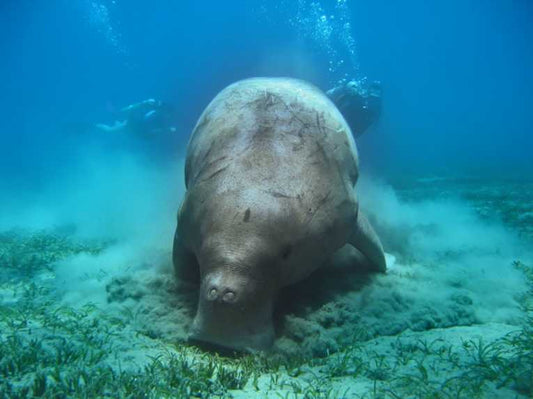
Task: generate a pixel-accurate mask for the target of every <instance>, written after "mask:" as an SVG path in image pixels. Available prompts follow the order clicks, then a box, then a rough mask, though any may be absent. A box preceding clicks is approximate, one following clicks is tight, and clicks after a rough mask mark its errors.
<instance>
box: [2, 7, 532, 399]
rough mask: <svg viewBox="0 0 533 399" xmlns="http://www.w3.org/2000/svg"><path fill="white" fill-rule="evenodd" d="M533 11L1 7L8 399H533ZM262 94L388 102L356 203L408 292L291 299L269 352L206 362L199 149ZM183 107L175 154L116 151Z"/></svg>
mask: <svg viewBox="0 0 533 399" xmlns="http://www.w3.org/2000/svg"><path fill="white" fill-rule="evenodd" d="M532 22H533V4H532V3H531V2H529V1H527V0H513V1H504V0H501V1H490V2H489V1H481V0H477V1H474V0H467V1H459V0H451V1H439V2H437V1H432V2H428V1H422V0H412V1H405V2H394V1H385V0H375V1H363V0H335V1H334V0H321V1H311V0H293V1H289V0H285V1H283V0H281V1H267V0H248V1H232V2H221V1H213V0H209V1H207V0H206V1H203V2H196V1H175V0H174V1H173V0H157V1H151V2H148V1H140V0H130V1H124V0H113V1H104V0H98V1H89V0H69V1H67V0H51V1H45V0H35V1H29V0H18V1H15V0H3V1H1V2H0V32H1V35H0V54H1V55H2V56H1V59H2V61H1V62H0V77H1V78H0V82H1V86H0V89H1V91H0V93H1V94H0V109H1V110H2V113H1V115H2V117H1V118H0V206H1V207H0V397H6V398H11V397H14V398H15V397H16V398H18V397H54V398H56V397H86V398H92V397H131V398H136V397H150V398H160V397H205V398H206V397H220V398H223V397H224V398H225V397H235V398H248V397H257V398H270V397H272V398H462V397H469V398H471V397H479V398H527V397H533V322H532V321H533V272H532V268H531V266H532V265H533V256H532V253H533V246H532V244H533V178H532V176H533V175H532V172H533V157H532V155H531V153H532V150H533V137H532V133H533V131H532V130H533V113H532V112H531V110H532V109H533V74H532V73H531V71H532V70H533V46H531V39H532V38H533V23H532ZM254 76H287V77H294V78H300V79H304V80H307V81H309V82H311V83H313V84H315V85H316V86H318V87H319V88H320V89H322V90H324V91H326V90H328V89H330V88H332V87H334V86H335V85H337V84H338V83H339V82H341V81H343V80H344V81H346V80H352V79H353V80H359V81H361V80H362V81H365V79H367V80H368V81H376V80H377V81H380V82H381V86H382V89H383V98H382V102H383V104H382V112H381V115H380V117H379V120H378V121H377V122H376V123H375V124H374V125H373V126H372V127H371V128H370V129H369V131H368V132H367V133H365V134H364V135H363V136H362V137H359V138H357V140H356V143H357V147H358V151H359V157H360V172H361V178H360V180H359V182H358V184H357V192H358V195H359V197H360V199H361V207H362V208H363V209H364V210H365V212H366V213H367V214H368V215H369V218H370V219H371V221H372V223H373V224H374V225H375V227H376V230H377V231H378V234H379V235H380V237H381V239H382V241H383V244H384V248H385V252H386V253H387V263H388V272H387V273H386V274H384V275H379V276H369V275H365V274H360V273H358V272H357V270H353V268H352V267H351V265H350V264H349V262H347V261H346V259H345V258H343V256H342V254H340V255H339V256H338V259H334V260H332V263H333V264H332V265H331V268H330V269H327V270H319V271H317V272H316V273H315V274H314V275H313V276H311V277H310V278H309V279H308V280H306V281H303V282H301V283H299V284H297V285H295V286H293V287H289V288H288V289H287V290H285V291H284V292H283V293H282V295H281V298H280V306H279V307H278V309H277V311H276V320H277V323H276V337H277V339H276V342H275V345H274V348H273V350H272V351H271V352H268V353H255V354H232V353H217V352H214V351H209V350H205V349H203V348H198V347H196V346H195V345H192V344H191V343H189V342H188V341H187V332H188V329H189V327H190V324H191V320H192V317H193V316H194V311H195V306H196V301H197V298H196V296H197V292H195V291H194V290H191V289H190V287H182V286H180V284H179V282H177V281H175V279H174V277H173V273H172V266H171V248H172V239H173V234H174V229H175V224H176V212H177V210H178V207H179V203H180V201H181V199H182V198H183V195H184V191H185V188H184V182H183V180H184V177H183V168H184V157H185V152H186V145H187V141H188V138H189V135H190V133H191V132H192V129H193V128H194V125H195V123H196V121H197V120H198V118H199V116H200V114H201V112H202V111H203V109H204V108H205V107H206V106H207V104H208V103H209V102H210V101H211V99H212V98H213V97H214V96H215V95H216V94H217V93H218V92H219V91H220V90H221V89H223V88H224V87H226V86H227V85H229V84H231V83H233V82H235V81H237V80H240V79H244V78H248V77H254ZM149 98H154V99H156V100H161V101H163V102H164V103H165V104H168V105H169V107H170V108H169V109H170V110H171V111H170V120H169V121H168V123H169V124H171V125H172V127H173V131H172V134H162V135H159V136H156V137H148V138H147V137H138V136H136V135H134V134H123V133H118V134H114V132H107V133H104V132H102V131H100V130H98V129H96V127H95V126H96V125H97V124H106V125H108V126H111V125H113V123H115V121H116V120H118V119H120V113H121V111H120V110H121V109H122V108H124V107H126V106H128V105H130V104H134V103H138V102H141V101H143V100H146V99H149Z"/></svg>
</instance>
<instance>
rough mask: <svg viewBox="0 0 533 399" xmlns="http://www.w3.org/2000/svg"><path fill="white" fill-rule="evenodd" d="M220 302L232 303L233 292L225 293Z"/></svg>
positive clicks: (233, 298) (233, 299)
mask: <svg viewBox="0 0 533 399" xmlns="http://www.w3.org/2000/svg"><path fill="white" fill-rule="evenodd" d="M222 300H223V301H224V302H228V303H231V302H234V301H235V293H234V292H233V291H226V293H225V294H224V296H223V297H222Z"/></svg>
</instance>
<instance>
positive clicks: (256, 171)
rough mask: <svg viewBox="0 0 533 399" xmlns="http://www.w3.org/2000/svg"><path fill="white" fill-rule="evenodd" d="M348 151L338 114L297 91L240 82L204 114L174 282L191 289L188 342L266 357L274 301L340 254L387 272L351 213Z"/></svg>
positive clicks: (194, 144) (352, 156)
mask: <svg viewBox="0 0 533 399" xmlns="http://www.w3.org/2000/svg"><path fill="white" fill-rule="evenodd" d="M357 177H358V159H357V150H356V147H355V142H354V139H353V137H352V134H351V131H350V128H349V127H348V125H347V123H346V121H345V120H344V118H343V117H342V115H341V114H340V112H339V111H338V109H337V108H336V107H335V105H334V104H333V103H332V102H331V101H330V100H329V99H328V98H327V97H326V96H325V95H324V93H322V92H321V91H320V90H318V89H317V88H315V87H314V86H312V85H310V84H308V83H305V82H302V81H299V80H294V79H284V78H279V79H274V78H256V79H248V80H244V81H240V82H237V83H235V84H233V85H231V86H229V87H227V88H226V89H224V90H223V91H222V92H220V93H219V94H218V95H217V96H216V97H215V99H214V100H213V101H212V102H211V103H210V104H209V106H208V107H207V108H206V110H205V111H204V113H203V114H202V116H201V117H200V119H199V121H198V123H197V125H196V127H195V129H194V131H193V134H192V136H191V139H190V141H189V145H188V147H187V157H186V164H185V183H186V187H187V192H186V194H185V198H184V200H183V203H182V205H181V207H180V210H179V212H178V227H177V230H176V235H175V239H174V253H173V260H174V265H175V269H176V274H177V276H178V278H180V279H182V280H187V281H191V282H199V283H200V288H199V302H198V310H197V314H196V317H195V319H194V322H193V326H192V329H191V336H192V337H193V338H195V339H198V340H202V341H208V342H211V343H215V344H219V345H223V346H227V347H231V348H236V349H262V348H268V347H269V346H270V345H271V344H272V342H273V340H274V329H273V325H272V311H273V307H274V300H275V298H276V296H277V293H278V292H279V290H280V289H281V288H283V287H285V286H288V285H290V284H293V283H295V282H298V281H301V280H303V279H304V278H306V277H307V276H309V275H310V274H311V273H312V272H313V271H315V270H316V269H317V268H319V267H320V266H321V265H323V264H324V263H325V262H326V261H327V260H328V259H330V258H331V257H332V256H333V254H334V253H335V252H336V251H337V250H338V249H340V248H341V247H343V246H344V245H345V244H348V243H349V244H351V245H353V246H355V247H356V248H357V249H358V251H359V252H360V253H361V254H362V255H364V257H365V258H366V260H367V262H368V263H369V264H370V265H371V269H373V270H376V271H384V270H385V259H384V255H383V249H382V247H381V243H380V242H379V239H378V237H377V235H376V234H375V232H374V230H373V229H372V227H371V226H370V224H369V223H368V221H367V220H366V218H365V217H364V216H363V214H362V213H361V212H360V210H359V205H358V204H359V203H358V200H357V196H356V194H355V190H354V186H355V183H356V181H357Z"/></svg>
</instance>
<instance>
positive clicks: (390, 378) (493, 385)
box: [0, 177, 533, 399]
mask: <svg viewBox="0 0 533 399" xmlns="http://www.w3.org/2000/svg"><path fill="white" fill-rule="evenodd" d="M358 190H359V197H360V201H361V207H362V209H363V210H364V211H365V212H366V213H367V214H368V216H369V219H370V220H371V221H372V223H373V224H374V225H375V227H376V230H377V231H378V233H379V235H380V237H381V238H382V240H383V243H384V247H385V249H386V251H387V263H388V271H387V273H386V274H380V275H372V274H366V273H365V272H364V271H361V270H358V269H357V267H354V264H353V259H354V258H353V254H352V253H351V252H350V249H349V248H344V249H343V250H342V251H341V252H340V253H339V254H338V255H337V256H336V257H335V258H334V259H332V260H331V262H329V264H328V265H325V266H324V268H323V269H321V270H319V271H317V272H316V273H315V274H314V275H312V276H311V277H310V278H309V279H307V280H306V281H303V282H301V283H299V284H297V285H295V286H292V287H288V288H286V289H285V290H284V291H283V292H282V293H281V294H280V298H279V300H278V304H277V308H276V314H275V318H276V329H277V331H276V333H277V340H276V342H275V345H274V348H273V350H272V351H271V352H269V353H256V354H238V353H230V352H214V351H212V350H208V349H206V348H199V347H196V346H194V345H192V344H190V343H188V342H187V331H188V328H189V326H190V323H191V321H192V317H193V316H194V312H195V307H196V301H197V299H196V295H197V293H196V291H195V288H194V287H190V286H182V285H180V284H179V283H178V282H176V281H175V279H174V277H173V274H172V266H171V260H170V250H171V248H170V243H171V237H170V238H169V239H168V240H166V241H165V240H162V241H155V242H156V243H155V244H154V241H153V240H150V242H147V243H144V244H139V242H138V241H135V242H130V241H128V240H126V239H122V238H120V237H119V238H109V237H106V238H105V239H104V238H98V237H94V236H93V237H87V236H83V235H80V234H78V231H77V226H76V224H73V225H70V224H61V225H57V226H54V227H48V228H45V229H37V230H36V229H28V228H23V227H21V228H9V229H5V231H2V232H0V398H3V397H14V398H15V397H16V398H19V397H20V398H23V397H50V398H51V397H54V398H61V397H76V398H78V397H79V398H84V397H85V398H94V397H113V398H119V397H120V398H141V397H147V398H164V397H168V398H171V397H172V398H174V397H196V398H208V397H209V398H231V397H233V398H394V399H396V398H529V397H533V269H532V266H533V183H527V182H526V183H524V182H518V181H509V180H500V181H492V180H484V179H475V178H464V177H462V178H445V177H424V178H410V179H403V180H401V181H400V180H398V181H392V182H390V181H389V182H386V183H385V182H379V181H376V179H373V178H369V177H366V178H363V179H362V180H361V182H360V183H359V184H358ZM119 222H120V221H119Z"/></svg>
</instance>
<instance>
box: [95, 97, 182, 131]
mask: <svg viewBox="0 0 533 399" xmlns="http://www.w3.org/2000/svg"><path fill="white" fill-rule="evenodd" d="M119 114H120V115H121V117H120V118H119V119H118V120H116V121H115V122H114V123H113V124H112V125H106V124H103V123H98V124H96V125H95V126H96V128H97V129H98V130H100V131H103V132H106V133H108V132H110V133H115V132H117V133H122V132H129V133H133V135H135V136H139V137H144V138H152V137H153V136H154V135H160V134H165V133H174V132H175V131H176V128H175V127H174V126H172V108H171V107H170V106H169V105H168V104H165V103H163V102H162V101H158V100H154V99H153V98H149V99H147V100H144V101H141V102H139V103H135V104H131V105H128V106H127V107H125V108H122V109H121V110H120V111H119Z"/></svg>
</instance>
